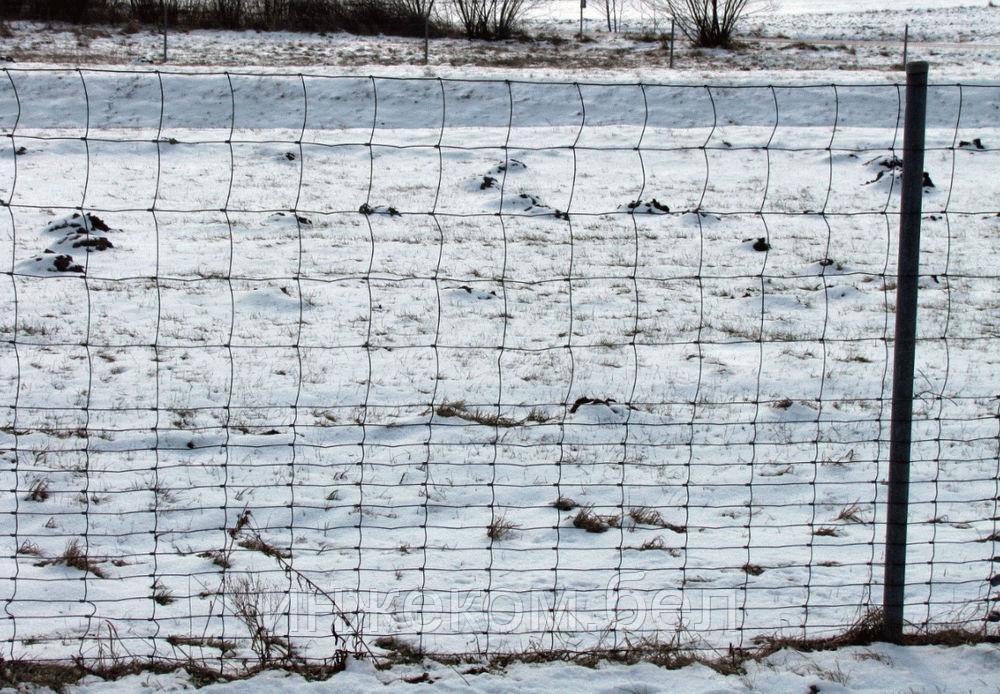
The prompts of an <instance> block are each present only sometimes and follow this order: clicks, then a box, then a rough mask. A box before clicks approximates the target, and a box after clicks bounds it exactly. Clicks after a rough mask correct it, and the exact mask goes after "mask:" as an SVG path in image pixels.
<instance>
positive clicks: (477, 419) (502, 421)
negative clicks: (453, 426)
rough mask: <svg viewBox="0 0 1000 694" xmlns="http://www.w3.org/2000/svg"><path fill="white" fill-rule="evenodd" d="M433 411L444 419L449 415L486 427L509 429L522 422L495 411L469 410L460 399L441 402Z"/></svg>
mask: <svg viewBox="0 0 1000 694" xmlns="http://www.w3.org/2000/svg"><path fill="white" fill-rule="evenodd" d="M435 413H436V414H437V416H438V417H444V418H445V419H447V418H449V417H457V418H458V419H464V420H465V421H467V422H473V423H475V424H482V425H483V426H487V427H499V428H501V429H511V428H513V427H516V426H520V425H521V424H523V422H519V421H517V420H516V419H511V418H510V417H504V416H502V415H500V414H499V413H497V412H480V411H479V410H470V409H468V408H467V407H466V406H465V402H463V401H462V400H456V401H454V402H444V403H441V404H440V405H438V406H437V409H436V410H435Z"/></svg>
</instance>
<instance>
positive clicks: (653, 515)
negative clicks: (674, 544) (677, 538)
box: [628, 506, 687, 535]
mask: <svg viewBox="0 0 1000 694" xmlns="http://www.w3.org/2000/svg"><path fill="white" fill-rule="evenodd" d="M628 517H629V518H631V519H632V522H633V523H635V524H636V525H652V526H654V527H657V528H664V529H665V530H670V531H671V532H675V533H677V534H678V535H681V534H683V533H686V532H687V528H686V527H685V526H683V525H675V524H673V523H668V522H667V521H666V520H664V519H663V515H662V514H661V513H660V512H659V511H657V510H656V509H651V508H646V507H645V506H638V507H636V508H630V509H629V511H628Z"/></svg>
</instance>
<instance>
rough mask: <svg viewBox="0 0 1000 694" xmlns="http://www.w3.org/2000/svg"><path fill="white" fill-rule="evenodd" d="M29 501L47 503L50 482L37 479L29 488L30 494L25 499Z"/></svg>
mask: <svg viewBox="0 0 1000 694" xmlns="http://www.w3.org/2000/svg"><path fill="white" fill-rule="evenodd" d="M24 498H25V499H27V500H28V501H39V502H41V501H45V500H46V499H48V498H49V482H48V480H45V479H37V480H35V481H34V482H32V483H31V486H30V487H28V494H27V496H25V497H24Z"/></svg>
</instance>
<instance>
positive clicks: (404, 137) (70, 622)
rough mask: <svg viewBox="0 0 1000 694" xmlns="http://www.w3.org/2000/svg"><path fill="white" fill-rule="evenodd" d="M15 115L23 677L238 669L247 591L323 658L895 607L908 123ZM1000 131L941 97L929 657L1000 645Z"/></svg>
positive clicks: (925, 400)
mask: <svg viewBox="0 0 1000 694" xmlns="http://www.w3.org/2000/svg"><path fill="white" fill-rule="evenodd" d="M8 74H9V75H10V80H9V81H8V83H7V85H6V87H0V90H2V91H0V121H2V123H3V124H4V126H3V127H5V128H6V129H7V132H8V134H11V135H13V138H12V147H11V149H10V150H6V151H5V152H4V153H3V155H2V156H3V159H2V161H3V171H4V178H3V179H0V180H2V184H0V191H2V194H3V198H4V199H5V200H9V201H10V202H11V204H10V207H9V208H8V209H9V214H7V215H4V216H2V217H0V225H2V227H0V228H2V229H3V234H4V236H3V238H4V242H5V246H6V247H5V248H4V249H3V255H4V256H6V257H10V258H11V259H12V268H11V270H12V272H13V273H14V274H13V275H12V276H11V279H12V281H11V282H9V283H5V285H4V288H3V292H4V293H3V295H2V296H0V298H2V301H3V302H4V305H5V310H4V313H3V315H4V316H5V317H6V320H5V321H4V322H3V324H2V329H3V334H4V337H5V340H6V343H5V347H4V350H5V356H4V359H3V361H2V371H0V384H2V387H3V397H4V403H5V404H6V405H7V408H6V409H5V415H6V422H5V429H4V430H3V432H4V433H3V436H4V446H5V448H6V449H8V452H7V454H6V455H5V461H6V465H7V467H6V468H5V475H6V479H7V483H8V485H9V488H11V489H17V490H18V491H17V494H11V495H7V496H6V497H4V503H5V504H6V506H5V508H6V510H7V511H8V512H12V513H14V518H15V519H16V525H15V528H14V533H13V536H10V537H8V539H7V540H6V541H5V542H6V545H7V550H6V556H7V557H8V559H7V560H6V564H7V566H6V571H7V575H11V576H14V579H13V580H11V581H10V582H8V583H6V584H5V586H4V589H5V590H6V591H7V592H6V594H5V598H4V599H5V600H6V602H5V606H6V610H7V614H8V615H10V616H11V619H10V620H9V621H6V622H2V623H0V628H2V629H3V630H4V631H3V632H2V633H3V639H4V640H5V641H6V642H8V643H9V644H10V647H11V651H12V655H19V656H31V655H34V656H36V657H37V656H40V655H50V656H51V655H59V656H67V657H68V656H70V655H72V654H74V653H77V652H83V653H84V654H87V655H91V656H93V655H95V654H96V653H97V652H98V651H99V649H100V648H101V644H102V643H103V642H104V641H105V640H106V639H107V638H108V636H107V633H106V632H105V631H104V629H105V626H104V625H105V623H106V622H108V623H111V624H113V625H115V626H116V630H117V631H116V633H117V635H116V637H115V638H117V639H121V640H122V642H123V644H125V645H126V646H127V647H128V649H129V652H132V653H135V654H152V655H159V656H173V657H179V656H181V654H184V653H186V650H185V648H183V647H180V646H178V644H177V641H176V639H177V638H185V639H187V638H204V637H205V635H206V634H207V635H210V636H211V637H212V638H217V639H220V640H222V641H225V639H226V638H227V637H228V638H235V639H237V640H238V639H239V638H240V634H241V633H242V634H244V635H245V631H244V630H245V626H241V623H240V621H239V616H238V614H237V610H236V607H235V606H234V605H232V604H229V603H227V598H226V597H225V596H227V595H228V596H230V598H229V599H231V597H232V595H234V594H238V593H239V591H240V590H241V588H242V589H246V588H247V587H248V586H246V585H241V584H239V583H238V582H237V581H238V580H239V579H238V577H239V576H251V577H252V580H253V581H255V583H254V584H253V585H252V586H250V587H251V588H252V589H253V591H252V592H254V593H261V594H267V595H268V596H270V599H272V600H273V602H272V603H270V604H269V608H268V610H269V615H270V618H271V619H272V620H273V621H271V622H269V624H268V628H269V629H272V630H276V631H277V632H280V633H283V634H286V635H287V636H288V637H289V638H291V639H292V641H293V642H294V644H295V647H296V649H297V650H299V651H300V652H301V653H303V654H305V655H309V656H317V657H318V656H320V655H321V654H323V653H328V652H329V649H330V647H331V646H332V645H333V644H334V640H333V639H332V637H331V635H330V634H331V632H330V628H331V625H337V624H338V623H340V622H343V621H344V618H343V617H344V615H343V613H347V614H355V613H357V612H359V611H360V612H362V613H363V614H364V615H365V617H364V620H365V621H364V624H360V623H359V620H360V617H355V618H353V619H351V620H349V621H352V622H353V628H356V629H359V630H363V631H364V633H365V634H366V636H368V637H369V639H371V640H374V639H376V638H378V637H394V638H398V639H402V641H403V642H404V643H409V644H411V646H412V645H418V646H420V647H422V648H425V649H428V650H431V651H443V652H480V651H483V652H487V653H495V652H499V651H507V650H510V649H514V650H519V649H523V648H531V647H533V646H537V645H542V646H544V647H546V648H569V649H587V648H594V647H601V646H608V645H611V646H619V645H621V644H622V643H624V640H625V639H629V638H636V637H647V638H662V637H663V636H664V634H673V633H674V631H675V630H677V629H686V630H688V631H690V632H691V633H692V634H693V635H694V636H695V637H697V639H700V640H702V642H704V643H706V644H707V645H708V646H710V647H713V648H724V647H726V646H727V645H728V644H736V645H751V644H752V643H753V639H754V637H756V636H758V635H770V634H783V635H807V636H826V635H830V634H833V633H837V632H839V631H841V630H843V629H844V628H845V627H846V626H848V625H849V624H851V623H852V622H853V621H855V620H856V619H857V618H858V617H859V616H861V615H862V614H863V613H864V612H865V610H867V609H868V608H870V607H872V606H874V605H877V604H878V599H879V595H880V580H881V568H880V564H881V538H882V536H883V532H884V528H883V525H882V523H883V520H884V502H885V493H884V488H883V486H882V485H883V483H884V479H885V474H886V463H885V455H886V450H887V435H888V424H887V418H888V414H889V412H888V407H887V401H886V398H887V396H888V385H889V380H888V378H887V374H888V373H890V367H891V365H890V358H889V356H890V350H889V345H888V343H887V342H886V341H885V338H886V336H887V335H891V312H892V306H893V303H894V296H893V293H892V291H891V290H892V274H893V272H894V269H893V268H894V266H895V241H894V238H895V225H896V218H895V217H894V216H893V211H894V210H895V209H896V207H897V204H898V189H899V184H898V179H897V177H896V174H897V173H898V171H897V170H896V169H895V168H893V167H894V164H893V163H892V162H893V159H892V156H893V152H894V151H895V152H896V153H898V151H899V150H898V148H899V144H900V143H899V141H898V138H899V132H898V115H899V106H900V104H899V92H898V90H897V89H896V88H895V87H892V86H855V87H850V86H840V87H837V88H833V87H827V86H818V87H787V88H785V87H775V88H770V87H756V88H751V87H746V86H741V87H736V88H726V87H713V88H708V89H706V88H705V87H701V86H664V87H658V86H655V85H647V86H644V87H640V86H637V85H620V86H613V85H612V86H598V85H585V86H583V87H577V86H575V85H571V84H564V85H553V84H540V85H539V84H530V83H520V84H511V85H508V84H506V83H504V82H468V81H453V82H440V81H437V80H427V81H408V80H397V79H383V80H372V79H369V78H324V77H309V78H301V77H298V76H294V77H289V76H281V75H279V76H271V77H247V76H233V75H229V76H227V75H223V74H212V75H173V74H172V75H163V76H157V75H156V74H152V73H145V74H134V73H132V74H115V73H107V72H94V73H79V74H78V73H74V72H62V71H54V72H45V73H39V72H30V71H29V72H16V71H11V72H10V73H8ZM15 87H16V98H15ZM161 89H162V91H161ZM161 94H162V100H161ZM88 104H89V106H87V105H88ZM376 104H377V106H376ZM998 105H1000V88H997V87H978V88H973V87H964V88H959V87H955V86H951V87H937V88H934V89H933V90H932V93H931V107H930V123H929V126H930V129H929V133H928V143H929V146H930V147H931V150H930V151H929V152H928V158H927V166H926V168H927V171H928V174H929V176H930V178H931V179H932V181H933V182H934V184H935V187H933V188H929V189H928V190H927V203H926V208H925V211H926V212H927V214H928V217H927V221H926V225H925V227H926V228H925V236H924V242H923V248H924V273H925V277H924V279H923V280H922V283H921V284H922V288H923V293H922V295H921V296H922V308H921V310H922V314H921V323H920V328H921V335H922V337H924V338H925V340H926V341H925V342H923V343H922V345H921V351H920V354H919V362H918V374H919V378H920V382H919V384H918V386H919V392H920V394H921V399H920V400H919V402H918V404H917V414H918V422H917V424H916V434H915V435H916V444H915V451H914V455H915V463H914V468H913V490H912V492H911V501H912V504H913V510H912V512H911V517H912V519H913V525H912V528H911V534H910V540H911V543H912V545H913V546H912V549H911V557H912V562H913V564H912V567H911V573H910V578H911V581H912V589H911V591H910V594H909V600H910V603H911V605H912V612H911V614H910V618H911V619H912V620H913V621H915V622H917V623H920V624H923V623H928V624H937V625H940V624H946V623H955V622H958V623H962V624H966V625H969V624H980V623H982V620H983V619H985V618H986V617H987V616H988V615H989V614H991V612H992V610H994V609H995V605H993V604H992V603H991V600H992V599H994V597H995V596H993V593H992V590H991V588H990V580H991V579H992V576H993V574H992V568H991V564H990V561H991V557H992V556H994V555H995V551H994V548H995V542H996V537H997V535H996V511H995V506H996V500H995V496H996V484H997V482H996V469H997V455H998V449H997V438H996V426H997V425H996V412H997V399H996V393H995V388H994V386H995V384H996V383H997V382H998V381H1000V361H998V359H997V352H996V350H995V349H993V345H994V343H995V340H996V338H997V331H998V327H1000V326H998V322H997V320H996V316H997V304H996V295H997V288H998V287H997V284H998V280H997V276H996V271H995V263H994V261H993V257H992V253H991V252H990V249H991V248H992V247H993V244H994V239H995V234H996V230H997V216H996V210H995V209H994V208H995V207H996V205H995V201H996V195H995V185H996V184H995V177H994V176H992V175H991V173H990V172H991V171H993V170H994V167H995V159H996V155H995V150H994V149H992V148H991V146H992V143H993V142H996V141H997V140H998V138H1000V131H998V129H997V127H996V123H995V116H994V114H995V112H996V109H997V108H998ZM85 106H87V107H85ZM442 114H444V116H443V117H444V127H443V128H442ZM15 124H16V129H15V128H14V125H15ZM230 125H231V126H232V127H231V128H230V127H227V126H230ZM81 138H84V139H81ZM300 141H301V143H302V144H301V145H298V144H296V143H297V142H300ZM369 142H371V143H372V145H371V146H370V147H369V145H368V143H369ZM963 143H964V144H963ZM22 148H23V149H22ZM894 148H895V149H894ZM15 150H19V152H20V153H19V154H17V155H16V156H15V154H14V152H15ZM15 162H16V169H15V166H14V164H15ZM15 172H16V177H15ZM637 201H638V202H637ZM77 208H82V209H83V210H85V211H88V212H89V213H93V214H96V215H97V216H96V217H93V218H92V217H80V216H79V214H78V213H76V212H74V211H73V210H74V209H77ZM633 208H634V211H635V214H631V213H630V210H632V209H633ZM359 210H360V211H359ZM366 211H367V213H365V212H366ZM431 213H433V214H431ZM498 213H499V214H498ZM74 215H75V216H74ZM984 318H985V320H984ZM12 342H13V344H12ZM40 484H41V485H43V486H44V487H45V492H44V493H43V494H39V493H35V491H33V490H37V489H38V485H40ZM559 499H572V500H573V503H572V504H570V503H569V502H563V503H561V504H560V505H562V506H565V508H558V507H554V506H553V505H554V504H555V503H556V502H557V500H559ZM579 508H586V509H591V510H592V511H593V513H595V514H597V516H598V517H599V519H601V520H600V521H599V524H601V525H603V527H601V528H599V529H600V530H602V531H603V532H598V533H592V532H587V531H586V530H585V529H582V528H580V527H576V525H577V523H575V522H574V520H575V518H576V514H577V513H578V512H579ZM245 510H249V511H250V512H251V514H252V516H251V519H250V520H251V523H250V525H249V526H247V528H246V529H241V528H242V525H243V524H242V523H241V521H240V518H242V517H243V514H244V511H245ZM497 523H500V524H501V525H503V524H504V523H509V524H510V527H509V528H506V529H501V531H500V532H498V531H497V530H496V529H495V528H496V527H497V526H496V524H497ZM491 528H492V530H491ZM991 538H992V539H991ZM74 541H78V542H80V543H81V549H82V550H83V552H84V554H86V556H88V557H91V558H92V561H93V562H94V564H93V565H91V566H90V567H89V568H88V565H84V570H83V571H81V569H80V566H79V565H76V566H74V565H72V564H71V562H69V560H66V559H63V560H60V559H59V558H60V557H61V556H64V552H65V549H66V547H67V546H68V544H69V543H72V542H74ZM66 564H71V565H69V566H67V565H66ZM289 567H291V569H289ZM55 615H58V616H59V619H53V616H55ZM345 628H347V627H346V626H345V625H344V624H342V623H340V624H339V631H340V632H343V630H344V629H345ZM199 634H200V635H201V636H197V635H199ZM171 639H173V641H171ZM387 643H388V646H387V647H389V648H390V649H391V648H392V647H393V643H389V642H387ZM199 644H200V642H199ZM245 647H246V646H245ZM197 650H198V651H199V653H200V652H201V651H204V650H211V649H206V648H204V647H203V645H198V648H197ZM214 655H218V653H214ZM205 657H211V656H208V655H206V656H205Z"/></svg>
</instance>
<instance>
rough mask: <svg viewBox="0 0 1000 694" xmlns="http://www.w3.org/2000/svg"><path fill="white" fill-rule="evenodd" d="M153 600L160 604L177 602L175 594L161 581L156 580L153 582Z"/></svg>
mask: <svg viewBox="0 0 1000 694" xmlns="http://www.w3.org/2000/svg"><path fill="white" fill-rule="evenodd" d="M153 600H154V601H155V602H156V603H157V604H159V605H169V604H171V603H173V602H177V599H176V598H175V597H174V594H173V593H171V592H170V591H169V590H168V589H167V587H166V586H164V585H163V584H162V583H160V582H159V581H155V582H154V583H153Z"/></svg>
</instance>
